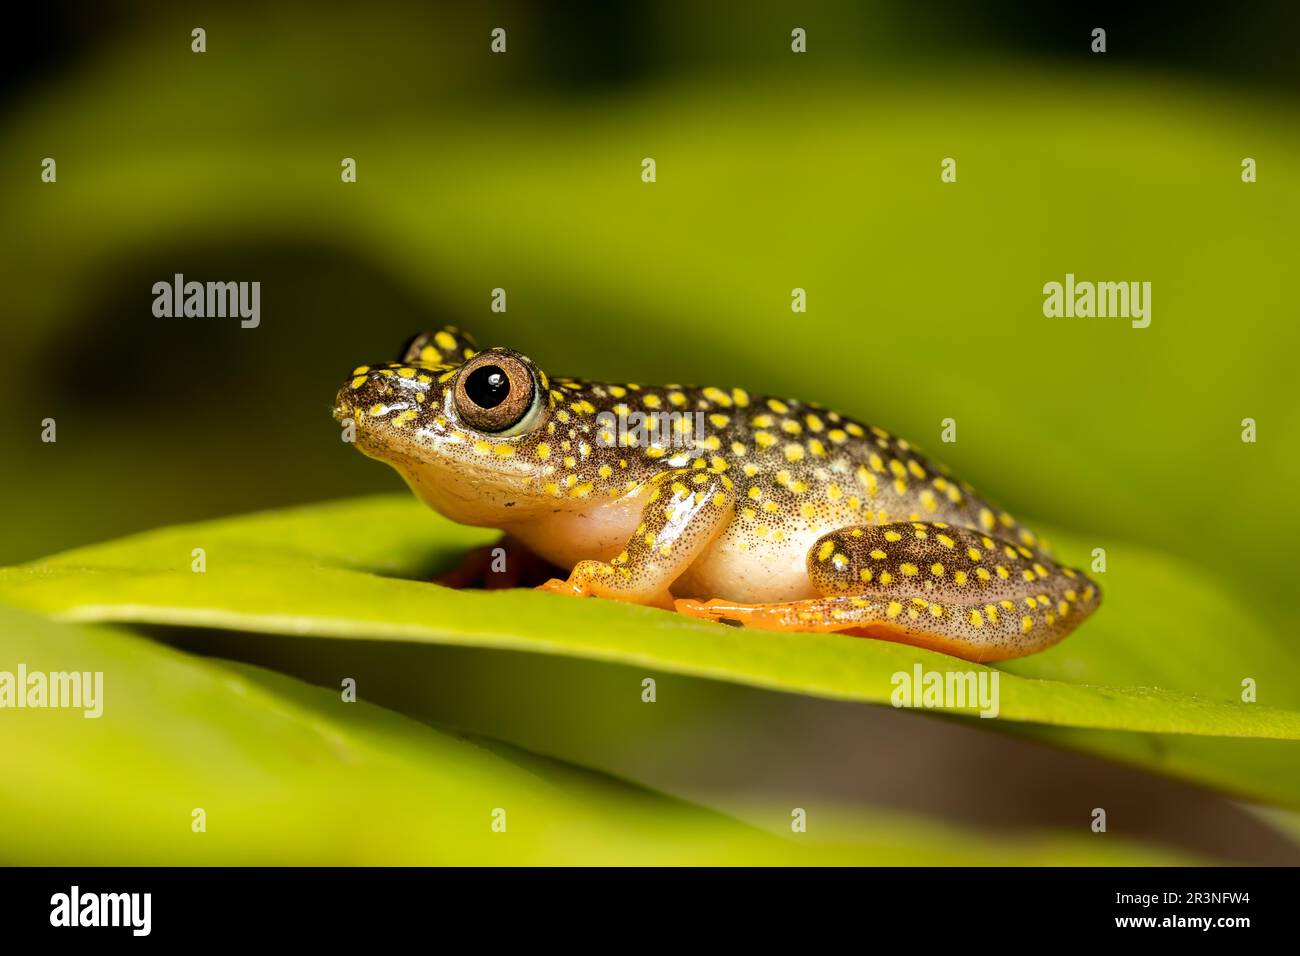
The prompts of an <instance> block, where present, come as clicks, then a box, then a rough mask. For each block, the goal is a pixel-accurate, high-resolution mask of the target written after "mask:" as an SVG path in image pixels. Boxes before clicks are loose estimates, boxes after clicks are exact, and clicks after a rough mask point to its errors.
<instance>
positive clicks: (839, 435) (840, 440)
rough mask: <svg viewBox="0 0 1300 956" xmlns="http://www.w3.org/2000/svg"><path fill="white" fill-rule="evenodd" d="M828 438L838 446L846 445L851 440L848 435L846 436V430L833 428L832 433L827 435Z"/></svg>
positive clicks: (829, 432)
mask: <svg viewBox="0 0 1300 956" xmlns="http://www.w3.org/2000/svg"><path fill="white" fill-rule="evenodd" d="M826 437H827V438H829V439H830V440H831V441H833V442H834V443H835V444H837V445H842V444H844V443H845V442H846V441H848V438H849V436H848V435H846V434H844V430H843V429H842V428H832V429H831V430H830V431H828V432H827V433H826Z"/></svg>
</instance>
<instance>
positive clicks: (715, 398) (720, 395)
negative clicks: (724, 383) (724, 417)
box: [701, 386, 731, 408]
mask: <svg viewBox="0 0 1300 956" xmlns="http://www.w3.org/2000/svg"><path fill="white" fill-rule="evenodd" d="M701 394H702V395H703V396H704V397H705V398H707V399H708V400H709V401H711V402H713V403H715V404H717V405H721V406H722V407H723V408H730V407H731V396H730V395H728V394H727V393H726V392H724V391H723V390H722V389H720V388H714V387H712V386H710V387H708V388H706V389H704V390H703V391H702V392H701Z"/></svg>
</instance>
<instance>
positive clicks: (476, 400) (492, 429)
mask: <svg viewBox="0 0 1300 956" xmlns="http://www.w3.org/2000/svg"><path fill="white" fill-rule="evenodd" d="M535 393H536V388H535V387H534V385H533V374H532V372H531V371H529V369H528V366H527V365H525V364H524V363H523V362H521V361H520V360H519V359H517V358H515V357H514V356H513V355H509V354H506V353H504V352H481V353H479V354H478V355H476V356H475V357H474V358H473V359H471V360H470V361H469V362H467V363H465V367H464V368H463V369H461V372H460V375H458V376H457V378H456V389H455V392H454V393H453V400H454V401H455V403H456V412H457V413H458V414H459V415H460V417H461V420H462V421H463V422H464V423H465V424H466V425H468V426H469V427H470V428H473V429H475V430H476V431H481V432H489V433H492V434H499V433H500V432H504V431H507V430H508V429H510V428H513V427H514V426H515V425H518V424H519V423H520V422H521V421H522V420H523V419H524V416H526V415H527V414H528V412H529V410H530V409H531V408H532V407H533V397H534V394H535Z"/></svg>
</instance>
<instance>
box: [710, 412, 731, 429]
mask: <svg viewBox="0 0 1300 956" xmlns="http://www.w3.org/2000/svg"><path fill="white" fill-rule="evenodd" d="M730 421H731V419H729V418H728V417H727V416H726V415H720V414H718V413H717V412H714V413H713V414H712V415H710V416H709V422H710V423H712V425H713V427H714V428H726V427H727V423H728V422H730Z"/></svg>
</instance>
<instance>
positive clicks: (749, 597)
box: [672, 522, 823, 604]
mask: <svg viewBox="0 0 1300 956" xmlns="http://www.w3.org/2000/svg"><path fill="white" fill-rule="evenodd" d="M822 533H823V532H820V531H818V530H817V529H814V528H810V529H807V530H805V531H801V532H796V533H793V534H788V535H787V536H786V537H785V538H784V540H782V541H779V542H773V541H765V540H762V539H758V538H755V537H754V536H753V535H752V534H751V533H750V532H749V531H747V530H745V529H743V528H741V527H739V522H736V523H733V524H732V525H731V526H730V527H729V528H727V529H726V530H725V531H723V532H722V534H720V535H719V536H718V537H717V538H716V539H715V540H714V541H713V543H712V544H710V545H709V546H708V547H707V548H706V549H705V550H704V552H703V553H702V554H701V555H700V556H699V557H698V558H696V559H695V562H694V563H693V564H692V565H691V566H690V567H689V568H688V569H687V570H686V573H685V574H683V575H682V576H681V577H680V578H678V579H677V581H676V582H675V583H674V584H673V586H672V593H673V597H679V598H681V597H694V598H699V599H700V600H709V599H710V598H718V599H720V600H725V601H738V602H744V603H752V604H769V603H772V602H775V601H798V600H802V599H803V598H811V597H817V592H816V591H815V590H813V587H812V584H811V583H809V581H808V564H807V556H808V549H809V548H810V547H812V545H813V543H814V542H815V541H816V540H817V538H818V537H819V536H820V535H821V534H822Z"/></svg>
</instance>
